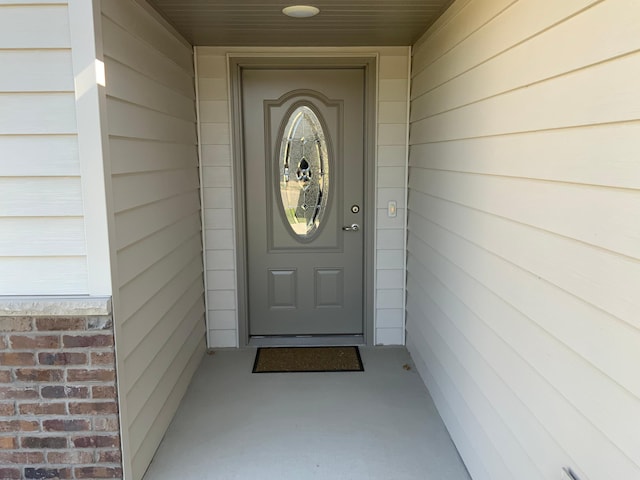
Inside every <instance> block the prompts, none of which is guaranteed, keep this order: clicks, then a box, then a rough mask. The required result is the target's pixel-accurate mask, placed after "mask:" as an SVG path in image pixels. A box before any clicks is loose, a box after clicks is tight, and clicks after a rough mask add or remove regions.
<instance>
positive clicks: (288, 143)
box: [278, 106, 330, 240]
mask: <svg viewBox="0 0 640 480" xmlns="http://www.w3.org/2000/svg"><path fill="white" fill-rule="evenodd" d="M286 121H287V124H286V126H285V128H284V129H283V130H281V131H282V132H283V137H282V141H281V144H280V145H281V146H280V155H279V158H278V170H279V176H280V182H279V183H280V198H281V200H282V208H283V209H284V216H285V218H286V220H287V222H288V224H289V226H290V227H291V230H292V231H293V232H294V233H295V235H296V236H297V238H299V239H300V240H302V239H310V238H312V237H313V236H314V233H315V232H317V231H318V229H319V228H320V226H321V224H322V218H323V216H324V212H325V210H326V207H327V200H328V195H329V182H330V176H329V173H330V172H329V155H328V153H327V151H328V149H327V141H326V138H325V132H324V130H323V129H322V124H321V122H320V120H319V118H318V117H317V115H316V114H315V112H314V111H313V110H312V109H311V108H309V107H307V106H300V107H298V108H296V109H295V110H294V111H293V112H292V113H291V115H290V116H289V118H288V119H286Z"/></svg>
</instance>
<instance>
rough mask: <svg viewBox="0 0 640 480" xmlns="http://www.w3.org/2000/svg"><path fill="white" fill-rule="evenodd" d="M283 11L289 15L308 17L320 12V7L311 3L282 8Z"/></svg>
mask: <svg viewBox="0 0 640 480" xmlns="http://www.w3.org/2000/svg"><path fill="white" fill-rule="evenodd" d="M282 13H284V14H285V15H287V16H288V17H295V18H308V17H313V16H315V15H317V14H318V13H320V9H319V8H317V7H312V6H311V5H291V6H290V7H285V8H283V9H282Z"/></svg>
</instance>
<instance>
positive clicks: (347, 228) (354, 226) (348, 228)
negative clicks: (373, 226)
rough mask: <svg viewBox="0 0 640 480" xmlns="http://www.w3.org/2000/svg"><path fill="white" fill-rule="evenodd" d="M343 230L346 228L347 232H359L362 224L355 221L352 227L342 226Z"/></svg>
mask: <svg viewBox="0 0 640 480" xmlns="http://www.w3.org/2000/svg"><path fill="white" fill-rule="evenodd" d="M342 230H344V231H345V232H357V231H358V230H360V225H358V224H357V223H354V224H353V225H351V226H350V227H342Z"/></svg>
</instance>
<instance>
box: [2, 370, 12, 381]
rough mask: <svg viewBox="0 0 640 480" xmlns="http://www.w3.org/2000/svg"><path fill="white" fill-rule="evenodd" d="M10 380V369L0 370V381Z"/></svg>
mask: <svg viewBox="0 0 640 480" xmlns="http://www.w3.org/2000/svg"><path fill="white" fill-rule="evenodd" d="M10 382H11V370H0V383H10Z"/></svg>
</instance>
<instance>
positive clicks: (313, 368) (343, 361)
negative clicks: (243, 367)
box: [253, 347, 364, 373]
mask: <svg viewBox="0 0 640 480" xmlns="http://www.w3.org/2000/svg"><path fill="white" fill-rule="evenodd" d="M363 371H364V367H363V366H362V359H361V358H360V351H359V350H358V347H278V348H258V351H257V352H256V361H255V362H254V363H253V373H282V372H363Z"/></svg>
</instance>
